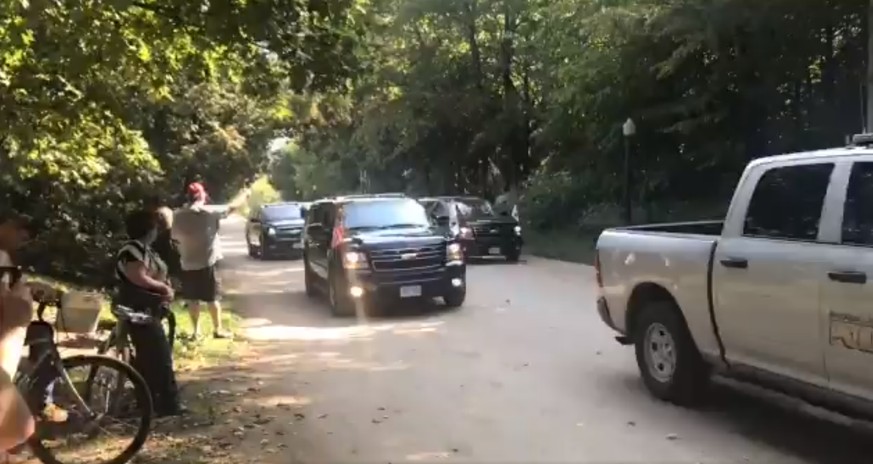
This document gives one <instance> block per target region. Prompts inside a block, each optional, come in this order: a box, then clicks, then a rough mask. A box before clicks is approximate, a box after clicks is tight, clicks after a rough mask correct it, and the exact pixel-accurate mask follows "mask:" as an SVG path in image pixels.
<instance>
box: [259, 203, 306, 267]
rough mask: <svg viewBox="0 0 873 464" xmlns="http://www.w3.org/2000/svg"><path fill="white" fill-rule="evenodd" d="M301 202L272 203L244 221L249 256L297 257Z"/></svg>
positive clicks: (301, 223)
mask: <svg viewBox="0 0 873 464" xmlns="http://www.w3.org/2000/svg"><path fill="white" fill-rule="evenodd" d="M303 206H304V204H302V203H297V202H294V203H272V204H268V205H263V206H261V207H260V208H258V209H257V210H255V211H254V212H253V213H252V214H251V216H250V217H249V220H248V223H246V243H247V244H248V246H249V256H251V257H253V258H270V257H274V256H276V257H278V256H289V257H290V256H293V257H299V256H301V255H302V250H303V241H302V239H303V237H302V233H303V222H304V219H303V214H302V213H303V211H302V207H303Z"/></svg>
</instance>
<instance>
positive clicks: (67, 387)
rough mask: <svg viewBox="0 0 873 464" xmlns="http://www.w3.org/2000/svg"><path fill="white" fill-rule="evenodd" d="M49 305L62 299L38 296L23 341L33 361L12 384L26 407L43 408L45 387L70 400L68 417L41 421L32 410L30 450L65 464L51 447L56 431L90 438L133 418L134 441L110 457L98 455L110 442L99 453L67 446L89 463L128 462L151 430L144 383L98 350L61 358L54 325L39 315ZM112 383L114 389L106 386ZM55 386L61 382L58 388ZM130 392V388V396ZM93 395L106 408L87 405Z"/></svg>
mask: <svg viewBox="0 0 873 464" xmlns="http://www.w3.org/2000/svg"><path fill="white" fill-rule="evenodd" d="M48 306H53V307H56V308H58V309H60V307H61V298H60V297H53V298H51V299H41V300H40V301H38V309H37V321H34V322H31V325H30V326H29V327H28V336H27V340H26V342H25V344H26V345H27V346H28V347H29V348H30V351H31V356H30V357H31V361H32V362H28V363H26V364H31V365H30V366H22V367H23V368H19V371H18V372H17V373H16V375H15V385H16V386H17V387H18V389H19V391H20V392H21V394H22V395H23V397H24V398H25V401H26V402H27V404H28V407H29V408H30V409H31V411H34V412H36V411H42V410H43V408H44V407H45V405H46V403H47V396H49V394H48V392H49V389H51V394H50V396H51V397H52V398H51V402H52V403H55V404H57V403H58V399H60V398H63V399H69V400H71V403H72V405H71V407H67V405H66V404H65V405H64V406H65V409H66V410H67V412H68V417H67V419H66V420H65V421H64V422H62V423H51V422H48V421H44V420H42V418H41V417H40V416H39V414H35V416H34V418H35V420H36V433H35V434H34V435H33V436H32V437H31V438H30V439H28V442H27V443H28V445H29V446H30V449H31V450H32V452H33V454H34V455H35V456H36V457H37V459H39V460H40V461H41V462H43V463H45V464H69V463H70V461H68V460H66V459H62V458H60V457H59V456H60V451H59V450H58V449H55V448H53V447H52V445H53V444H54V439H55V438H56V437H57V436H63V437H70V438H74V437H76V436H83V437H84V438H85V440H86V441H96V440H94V439H95V438H96V437H97V435H98V434H99V433H100V432H101V431H104V432H106V433H107V434H109V435H113V436H114V435H115V434H114V433H112V432H111V431H110V430H109V428H110V427H113V426H116V427H117V426H118V425H126V424H125V422H124V421H125V420H126V419H134V420H137V423H136V424H135V425H134V427H135V430H136V432H135V434H134V436H133V440H132V441H131V442H130V443H129V444H128V445H127V446H124V447H123V448H121V451H120V452H119V453H117V454H115V455H113V457H111V458H110V459H102V457H103V456H106V453H107V451H108V450H107V448H112V447H113V446H112V445H115V443H107V442H105V441H99V442H98V446H97V447H98V450H97V451H96V454H99V457H98V456H95V455H94V454H91V455H89V454H88V452H87V450H83V447H81V446H78V445H76V446H73V447H72V448H73V451H72V452H73V453H74V454H75V455H76V456H82V455H83V454H84V455H85V456H83V458H84V459H85V462H88V463H95V462H100V463H103V464H124V463H127V462H128V461H130V460H131V459H132V458H133V457H134V456H135V455H136V454H137V453H138V452H139V450H140V449H141V448H142V446H143V445H144V444H145V442H146V440H147V439H148V436H149V434H150V432H151V421H152V414H153V413H152V410H153V405H152V395H151V392H150V391H149V388H148V385H147V384H146V382H145V380H144V379H143V378H142V376H141V375H140V374H139V373H138V372H137V371H136V370H135V369H134V368H133V367H131V366H130V364H127V363H125V362H123V361H121V360H119V359H116V358H112V357H109V356H102V355H75V356H70V357H62V356H61V354H60V352H59V350H58V346H57V343H56V342H55V332H54V329H53V327H52V326H51V324H49V323H47V322H46V321H45V319H44V317H43V315H44V312H45V309H46V307H48ZM35 353H37V355H36V356H34V354H35ZM33 358H35V359H33ZM78 367H85V368H86V369H85V370H86V371H87V372H86V375H83V376H78V375H73V374H71V372H72V371H73V370H74V369H76V368H78ZM101 369H105V370H106V371H108V373H110V374H111V375H109V376H107V377H106V378H104V376H101V375H98V374H100V372H99V371H100V370H101ZM125 380H128V381H129V382H130V383H131V384H132V392H131V391H130V390H129V389H128V388H126V386H127V382H125ZM113 385H114V388H111V387H112V386H113ZM58 386H60V387H62V388H61V389H60V391H59V389H58V388H57V387H58ZM80 387H81V388H82V389H83V390H84V391H83V392H82V393H80V392H79V388H80ZM102 387H107V391H106V392H105V395H102V393H104V392H103V389H102ZM119 387H121V388H119ZM129 393H132V397H130V396H129V395H128V394H129ZM93 399H97V400H99V403H98V404H97V406H104V405H105V406H106V411H105V412H102V413H98V412H96V411H95V409H96V408H95V409H92V407H91V406H90V400H93ZM110 421H112V423H111V424H109V425H108V426H104V424H103V423H104V422H110Z"/></svg>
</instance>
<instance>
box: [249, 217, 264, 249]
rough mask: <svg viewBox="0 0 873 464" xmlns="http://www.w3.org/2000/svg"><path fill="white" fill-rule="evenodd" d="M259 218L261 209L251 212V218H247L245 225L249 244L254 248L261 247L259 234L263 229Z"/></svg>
mask: <svg viewBox="0 0 873 464" xmlns="http://www.w3.org/2000/svg"><path fill="white" fill-rule="evenodd" d="M261 216H262V215H261V209H257V210H255V211H253V212H252V215H251V217H249V220H248V223H247V224H246V226H247V227H246V234H247V236H248V239H249V243H250V244H252V245H255V246H260V245H261V232H262V229H263V225H262V223H261Z"/></svg>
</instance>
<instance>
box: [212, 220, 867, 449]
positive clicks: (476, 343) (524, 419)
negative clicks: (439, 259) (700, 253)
mask: <svg viewBox="0 0 873 464" xmlns="http://www.w3.org/2000/svg"><path fill="white" fill-rule="evenodd" d="M224 240H225V246H226V248H227V259H226V265H225V270H224V277H225V284H226V287H227V288H228V291H229V293H230V294H231V296H230V297H231V298H232V299H234V300H235V303H234V304H235V307H236V308H237V310H238V311H240V312H241V313H243V314H244V316H245V317H246V322H245V327H246V328H245V332H246V335H247V336H248V337H249V338H251V339H252V340H253V341H252V343H251V346H252V349H253V353H254V354H255V355H254V356H253V357H250V358H249V359H250V361H249V363H248V365H247V366H246V367H248V368H249V369H250V370H251V371H252V372H253V373H254V374H253V375H256V376H257V377H258V378H259V379H261V380H262V383H263V387H262V389H260V390H259V393H258V396H257V397H256V398H252V399H250V401H251V402H258V403H259V404H261V405H262V406H263V405H267V406H270V405H281V406H282V407H274V408H273V409H274V410H275V411H274V412H273V414H276V415H277V416H278V417H279V419H278V420H276V421H275V423H276V424H282V426H283V428H282V429H281V430H276V435H277V436H275V437H270V438H269V440H267V439H263V440H260V439H258V438H257V437H254V438H252V439H248V440H245V441H244V443H243V445H242V449H243V450H245V449H249V450H250V451H248V453H251V454H249V456H254V455H255V454H259V453H261V454H262V455H261V456H260V457H259V459H258V461H259V462H277V463H279V462H281V463H287V462H303V463H323V462H342V463H356V462H357V463H389V462H390V463H398V462H443V461H445V462H495V463H496V462H575V463H579V462H591V463H594V462H598V463H599V462H622V463H628V462H640V463H659V462H661V463H680V462H681V463H733V462H737V463H742V462H754V463H765V462H766V463H822V464H824V463H837V462H870V455H871V452H873V440H871V434H869V433H867V432H864V431H863V430H864V427H863V426H864V425H865V424H857V423H849V422H847V421H846V420H844V419H843V418H841V417H840V416H835V415H831V414H826V413H820V412H816V411H813V413H811V412H810V411H809V408H806V407H804V406H803V405H802V404H800V403H797V402H794V401H791V400H786V399H784V398H776V399H777V400H778V401H775V402H774V401H770V400H767V399H765V398H766V396H767V395H761V394H750V393H749V391H748V389H742V388H741V389H737V388H735V387H732V386H727V385H721V386H718V387H717V388H716V389H715V391H714V393H713V398H712V401H711V402H710V404H708V405H707V406H706V407H704V408H703V409H699V410H689V409H683V408H679V407H675V406H672V405H668V404H664V403H661V402H658V401H656V400H654V399H652V398H651V397H650V396H649V395H648V394H647V393H646V391H645V390H644V389H643V387H642V385H641V383H640V381H639V377H638V375H637V372H636V364H635V362H634V359H633V352H632V350H631V349H630V348H626V347H621V346H619V345H618V344H617V343H615V341H614V340H613V339H612V334H611V333H610V331H609V330H608V329H606V327H604V325H603V324H602V323H601V321H600V320H599V319H598V317H597V315H596V312H595V308H594V300H595V297H594V290H593V272H592V270H591V268H589V267H587V266H581V265H575V264H567V263H561V262H556V261H550V260H544V259H538V258H531V257H529V258H527V259H526V260H524V261H523V262H522V263H520V264H518V265H508V264H503V263H484V264H476V265H471V266H470V267H469V270H468V275H469V293H468V299H467V304H466V305H465V306H464V307H463V308H462V309H459V310H453V311H448V310H445V309H443V308H441V307H440V306H437V305H413V306H411V307H400V308H396V309H395V310H394V311H392V313H391V314H388V315H386V316H384V317H380V318H374V319H370V320H366V321H363V320H354V319H351V320H344V319H336V318H333V317H331V316H330V314H329V311H328V309H327V306H326V303H325V302H324V301H320V300H310V299H307V298H306V296H305V295H304V293H303V274H302V263H301V262H300V261H294V260H291V261H255V260H252V259H250V258H248V257H247V256H245V254H244V252H245V242H244V241H243V233H242V225H241V224H240V223H239V222H233V221H232V222H229V223H227V225H226V226H225V232H224ZM752 393H754V392H752ZM276 442H280V443H281V445H280V447H281V449H282V451H281V452H278V453H276V454H263V451H262V450H263V448H264V447H265V446H272V445H273V444H275V443H276ZM246 447H248V448H246Z"/></svg>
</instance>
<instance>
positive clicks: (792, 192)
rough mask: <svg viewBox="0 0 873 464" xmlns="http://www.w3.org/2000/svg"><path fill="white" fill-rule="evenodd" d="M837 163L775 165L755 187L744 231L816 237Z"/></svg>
mask: <svg viewBox="0 0 873 464" xmlns="http://www.w3.org/2000/svg"><path fill="white" fill-rule="evenodd" d="M833 169H834V165H833V164H830V163H828V164H807V165H801V166H787V167H780V168H773V169H770V170H769V171H767V172H765V173H764V175H763V176H761V178H760V180H758V185H757V186H755V192H754V193H753V194H752V200H751V203H749V210H748V212H747V213H746V223H745V228H744V230H743V233H744V234H745V235H752V236H756V237H772V238H782V239H789V240H815V239H816V238H817V237H818V226H819V220H820V219H821V210H822V205H823V204H824V197H825V193H826V192H827V188H828V183H829V182H830V178H831V171H833Z"/></svg>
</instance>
